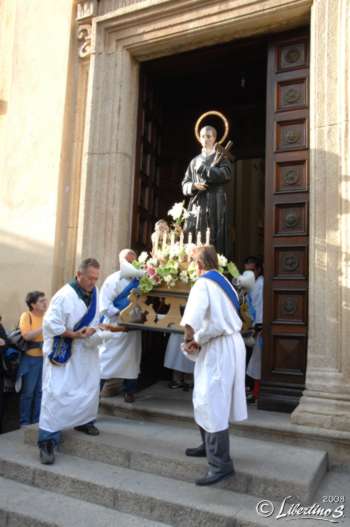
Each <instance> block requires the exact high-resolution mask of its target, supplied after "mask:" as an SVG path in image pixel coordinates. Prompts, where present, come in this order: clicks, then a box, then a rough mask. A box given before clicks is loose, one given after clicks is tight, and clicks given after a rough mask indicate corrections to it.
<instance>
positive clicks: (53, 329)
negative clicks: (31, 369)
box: [38, 258, 101, 464]
mask: <svg viewBox="0 0 350 527" xmlns="http://www.w3.org/2000/svg"><path fill="white" fill-rule="evenodd" d="M99 272H100V265H99V263H98V262H97V260H95V259H93V258H88V259H86V260H84V261H83V262H82V263H81V264H80V266H79V269H78V272H77V276H76V278H75V279H74V280H73V281H72V282H70V283H69V284H66V285H65V286H63V287H62V288H61V289H60V290H59V291H57V293H56V294H55V295H54V297H53V298H52V300H51V302H50V305H49V308H48V310H47V312H46V314H45V317H44V322H43V336H44V345H43V353H44V366H43V386H42V401H41V412H40V421H39V437H38V446H39V450H40V460H41V462H42V463H43V464H52V463H53V462H54V460H55V455H54V450H55V447H56V446H57V445H58V443H59V441H60V432H61V430H64V429H66V428H72V427H75V428H76V429H77V430H79V431H80V432H84V433H86V434H89V435H98V434H99V431H98V429H97V428H96V427H95V425H94V420H95V419H96V416H97V410H98V403H99V383H100V375H99V357H98V344H99V342H100V335H101V333H100V331H99V330H97V325H98V321H99V309H98V291H97V288H96V287H95V284H96V282H97V280H98V278H99ZM84 320H89V322H88V323H86V325H83V326H82V327H79V326H81V324H80V322H81V321H83V324H84ZM77 326H78V327H79V329H77ZM57 339H58V340H57ZM64 339H66V342H68V343H69V344H70V345H71V348H70V349H71V355H70V358H69V359H68V360H67V361H66V362H64V363H58V362H55V361H53V362H52V360H53V359H52V351H53V346H54V343H55V342H57V341H58V342H60V346H61V344H62V343H63V342H64Z"/></svg>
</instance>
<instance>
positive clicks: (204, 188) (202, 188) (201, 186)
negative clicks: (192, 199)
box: [193, 183, 208, 192]
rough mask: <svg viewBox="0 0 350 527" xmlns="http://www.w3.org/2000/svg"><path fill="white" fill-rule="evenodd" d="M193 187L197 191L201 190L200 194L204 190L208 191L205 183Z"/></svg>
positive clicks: (195, 184)
mask: <svg viewBox="0 0 350 527" xmlns="http://www.w3.org/2000/svg"><path fill="white" fill-rule="evenodd" d="M193 187H194V188H195V189H196V190H199V191H200V192H202V191H203V190H207V188H208V185H206V184H205V183H194V184H193Z"/></svg>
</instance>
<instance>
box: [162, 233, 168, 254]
mask: <svg viewBox="0 0 350 527" xmlns="http://www.w3.org/2000/svg"><path fill="white" fill-rule="evenodd" d="M166 237H167V233H166V232H163V246H162V249H163V251H165V249H166Z"/></svg>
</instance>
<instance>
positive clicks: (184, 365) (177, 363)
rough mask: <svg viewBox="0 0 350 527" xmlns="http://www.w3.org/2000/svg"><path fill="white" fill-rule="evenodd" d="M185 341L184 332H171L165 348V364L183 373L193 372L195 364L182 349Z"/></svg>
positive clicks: (166, 366)
mask: <svg viewBox="0 0 350 527" xmlns="http://www.w3.org/2000/svg"><path fill="white" fill-rule="evenodd" d="M183 341H184V336H183V334H182V333H171V335H170V337H169V340H168V344H167V347H166V350H165V356H164V366H165V368H169V369H170V370H176V371H181V372H182V373H193V368H194V364H193V362H192V361H191V360H188V358H186V356H185V355H184V354H183V353H182V351H181V344H182V343H183Z"/></svg>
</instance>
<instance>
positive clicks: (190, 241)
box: [187, 232, 192, 244]
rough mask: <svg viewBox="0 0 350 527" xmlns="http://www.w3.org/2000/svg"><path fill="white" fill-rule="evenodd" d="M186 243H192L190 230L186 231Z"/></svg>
mask: <svg viewBox="0 0 350 527" xmlns="http://www.w3.org/2000/svg"><path fill="white" fill-rule="evenodd" d="M187 243H189V244H190V243H192V232H189V233H188V240H187Z"/></svg>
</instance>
